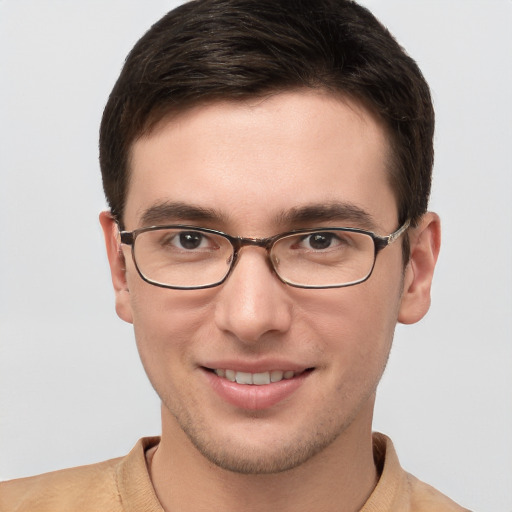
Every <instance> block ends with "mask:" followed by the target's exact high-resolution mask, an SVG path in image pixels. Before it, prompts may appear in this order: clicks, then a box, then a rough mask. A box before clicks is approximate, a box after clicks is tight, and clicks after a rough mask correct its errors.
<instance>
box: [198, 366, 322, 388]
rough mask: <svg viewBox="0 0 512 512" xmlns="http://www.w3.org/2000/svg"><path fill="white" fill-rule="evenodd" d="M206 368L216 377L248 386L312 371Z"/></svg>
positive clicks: (260, 384)
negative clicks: (245, 370)
mask: <svg viewBox="0 0 512 512" xmlns="http://www.w3.org/2000/svg"><path fill="white" fill-rule="evenodd" d="M207 370H209V371H211V372H213V373H215V375H217V377H220V378H222V379H226V380H228V381H229V382H236V383H237V384H245V385H249V386H265V385H267V384H274V383H277V382H281V381H282V380H290V379H293V378H295V377H298V376H301V375H303V374H305V373H307V372H308V373H309V372H311V371H313V368H307V369H305V370H302V371H294V370H269V371H265V372H258V373H250V372H243V371H238V370H233V369H227V368H216V369H210V368H207Z"/></svg>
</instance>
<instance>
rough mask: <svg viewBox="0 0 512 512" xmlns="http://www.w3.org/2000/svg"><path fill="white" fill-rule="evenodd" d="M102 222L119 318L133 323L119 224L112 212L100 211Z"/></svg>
mask: <svg viewBox="0 0 512 512" xmlns="http://www.w3.org/2000/svg"><path fill="white" fill-rule="evenodd" d="M100 224H101V227H102V229H103V236H104V237H105V245H106V248H107V256H108V262H109V265H110V274H111V276H112V284H113V285H114V292H115V297H116V312H117V314H118V316H119V318H121V319H122V320H124V321H125V322H129V323H133V315H132V308H131V302H130V290H129V289H128V283H127V281H126V264H125V258H124V254H123V251H122V249H121V242H120V239H119V230H118V226H117V223H116V221H115V220H114V218H113V217H112V215H111V213H110V212H101V213H100Z"/></svg>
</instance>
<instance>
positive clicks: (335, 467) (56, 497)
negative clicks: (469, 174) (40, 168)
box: [0, 0, 463, 511]
mask: <svg viewBox="0 0 512 512" xmlns="http://www.w3.org/2000/svg"><path fill="white" fill-rule="evenodd" d="M433 121H434V116H433V110H432V105H431V101H430V95H429V90H428V86H427V85H426V83H425V81H424V79H423V77H422V75H421V72H420V71H419V69H418V68H417V66H416V64H415V63H414V61H412V60H411V59H410V58H409V57H408V56H407V55H406V54H405V53H404V52H403V50H402V49H401V48H400V47H399V46H398V45H397V43H396V42H395V41H394V40H393V38H392V37H391V36H390V34H389V33H388V32H387V31H386V30H385V29H384V28H383V27H382V26H381V25H380V24H379V23H378V22H377V21H376V20H375V18H373V16H372V15H371V14H370V13H369V12H368V11H366V10H365V9H363V8H361V7H359V6H358V5H357V4H354V3H352V2H346V1H341V0H339V1H334V0H315V1H309V2H308V1H283V2H275V1H270V0H264V1H262V0H258V1H256V0H199V1H194V2H189V3H187V4H184V5H183V6H181V7H179V8H178V9H175V10H174V11H172V12H171V13H169V14H168V15H167V16H165V17H164V18H163V19H162V20H160V21H159V22H158V23H156V24H155V25H154V26H153V27H152V28H151V29H150V31H149V32H148V33H147V34H146V35H145V36H144V37H143V38H142V39H141V40H140V41H139V42H138V43H137V44H136V46H135V47H134V49H133V50H132V52H131V53H130V55H129V56H128V58H127V61H126V64H125V66H124V68H123V71H122V73H121V76H120V77H119V79H118V81H117V83H116V85H115V87H114V89H113V91H112V93H111V95H110V98H109V101H108V103H107V106H106V108H105V112H104V116H103V121H102V126H101V133H100V163H101V168H102V174H103V183H104V188H105V193H106V196H107V199H108V201H109V205H110V208H111V209H110V211H109V212H104V213H102V214H101V216H100V222H101V225H102V227H103V231H104V233H105V240H106V246H107V252H108V257H109V262H110V268H111V272H112V281H113V285H114V289H115V293H116V310H117V313H118V315H119V316H120V317H121V318H122V319H123V320H125V321H127V322H130V323H133V326H134V329H135V335H136V340H137V345H138V349H139V352H140V355H141V359H142V362H143V364H144V367H145V369H146V372H147V374H148V377H149V379H150V381H151V383H152V385H153V387H154V388H155V390H156V391H157V393H158V395H159V396H160V398H161V401H162V436H161V438H160V439H156V438H149V439H143V440H141V441H140V442H139V443H138V444H137V445H136V446H135V448H134V449H133V451H132V452H131V453H130V454H129V455H128V456H127V457H125V458H122V459H116V460H113V461H107V462H104V463H100V464H97V465H93V466H87V467H83V468H76V469H71V470H65V471H63V472H57V473H50V474H46V475H42V476H39V477H33V478H29V479H23V480H18V481H12V482H10V483H5V484H2V486H1V487H0V510H31V511H34V510H52V511H59V510H116V511H117V510H119V511H120V510H169V511H178V510H179V511H189V510H190V511H192V510H194V511H196V510H204V509H206V508H207V507H208V509H214V510H216V509H223V510H236V509H240V508H242V507H243V508H247V509H249V510H267V509H269V508H273V509H281V510H321V511H331V510H332V511H335V510H336V511H339V510H344V511H357V510H362V511H373V510H378V511H388V510H389V511H427V510H431V511H434V510H435V511H452V510H453V511H455V510H463V509H462V508H461V507H459V506H458V505H456V504H455V503H454V502H453V501H451V500H450V499H448V498H447V497H445V496H443V495H442V494H440V493H439V492H437V491H436V490H434V489H433V488H431V487H429V486H428V485H426V484H423V483H422V482H420V481H418V480H417V479H415V478H414V477H413V476H411V475H409V474H407V473H405V472H404V471H403V470H402V469H401V468H400V466H399V463H398V460H397V457H396V454H395V452H394V449H393V445H392V443H391V441H390V440H389V439H387V438H386V437H385V436H383V435H381V434H375V435H373V436H372V431H371V424H372V413H373V406H374V400H375V392H376V387H377V384H378V382H379V379H380V377H381V375H382V372H383V371H384V368H385V365H386V361H387V358H388V355H389V351H390V347H391V343H392V338H393V332H394V328H395V325H396V323H397V322H402V323H405V324H407V323H413V322H417V321H418V320H420V319H421V318H422V317H423V316H424V315H425V313H426V312H427V310H428V307H429V304H430V285H431V280H432V275H433V271H434V266H435V263H436V259H437V255H438V251H439V244H440V225H439V219H438V217H437V216H436V215H435V214H433V213H429V212H427V204H428V197H429V191H430V179H431V169H432V160H433V151H432V135H433V128H434V122H433Z"/></svg>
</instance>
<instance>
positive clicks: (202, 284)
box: [120, 220, 410, 290]
mask: <svg viewBox="0 0 512 512" xmlns="http://www.w3.org/2000/svg"><path fill="white" fill-rule="evenodd" d="M409 223H410V222H409V220H408V221H406V222H405V223H404V224H403V225H402V226H401V227H400V228H399V229H397V230H396V231H395V232H394V233H391V234H390V235H387V236H378V235H376V234H375V233H372V232H371V231H365V230H362V229H356V228H313V229H301V230H295V231H289V232H287V233H281V234H279V235H275V236H273V237H270V238H242V237H233V236H230V235H227V234H226V233H222V232H221V231H216V230H214V229H208V228H200V227H197V226H183V225H175V226H152V227H146V228H141V229H136V230H135V231H121V233H120V236H121V243H123V244H126V245H130V246H131V248H132V258H133V261H134V263H135V267H136V268H137V271H138V273H139V275H140V277H141V278H142V279H143V280H144V281H146V282H147V283H150V284H153V285H155V286H161V287H163V288H173V289H178V290H196V289H200V288H211V287H214V286H218V285H220V284H222V283H223V282H224V281H225V280H226V279H227V277H228V276H229V274H230V273H231V272H232V270H233V268H234V267H235V265H236V262H237V260H238V257H239V254H240V251H241V249H242V247H245V246H256V247H262V248H264V249H265V250H266V251H267V254H268V258H269V261H270V262H271V264H272V268H273V269H274V272H275V273H276V275H277V276H278V278H279V279H280V280H281V281H282V282H283V283H286V284H288V285H290V286H295V287H298V288H341V287H344V286H353V285H355V284H359V283H362V282H364V281H366V280H367V279H368V278H369V277H370V276H371V274H372V271H373V268H374V266H375V260H376V258H377V254H378V253H379V252H380V251H381V250H382V249H384V248H385V247H387V246H388V245H390V244H392V243H393V242H395V240H397V239H398V238H399V237H400V235H402V234H403V233H404V232H405V230H406V229H407V228H408V227H409Z"/></svg>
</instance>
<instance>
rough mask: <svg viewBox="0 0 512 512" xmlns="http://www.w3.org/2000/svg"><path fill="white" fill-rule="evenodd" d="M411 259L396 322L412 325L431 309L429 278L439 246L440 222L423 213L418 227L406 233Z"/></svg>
mask: <svg viewBox="0 0 512 512" xmlns="http://www.w3.org/2000/svg"><path fill="white" fill-rule="evenodd" d="M409 240H410V247H411V249H410V251H411V252H410V259H409V262H408V263H407V266H406V269H405V276H404V289H403V293H402V299H401V303H400V309H399V313H398V321H399V322H401V323H403V324H413V323H415V322H418V321H419V320H421V319H422V318H423V317H424V316H425V315H426V313H427V311H428V310H429V308H430V289H431V286H432V277H433V275H434V268H435V266H436V262H437V257H438V255H439V249H440V246H441V221H440V219H439V216H438V215H436V214H435V213H431V212H428V213H426V214H425V215H424V216H423V217H422V218H421V221H420V222H419V224H418V226H417V227H415V228H413V229H411V230H410V231H409Z"/></svg>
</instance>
